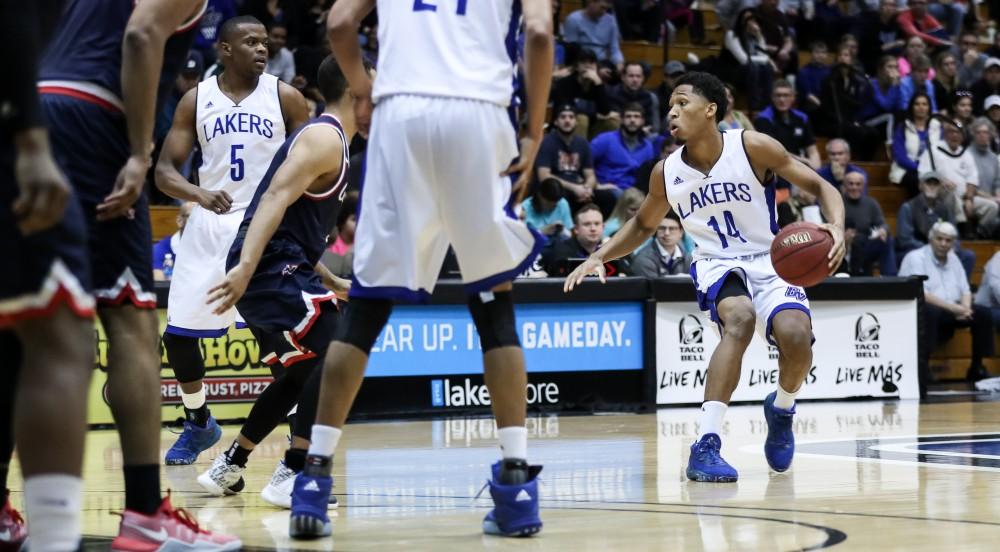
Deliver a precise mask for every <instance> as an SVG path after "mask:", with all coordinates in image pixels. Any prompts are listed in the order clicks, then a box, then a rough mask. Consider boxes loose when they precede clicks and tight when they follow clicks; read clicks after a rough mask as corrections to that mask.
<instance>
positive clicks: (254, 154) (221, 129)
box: [156, 16, 309, 464]
mask: <svg viewBox="0 0 1000 552" xmlns="http://www.w3.org/2000/svg"><path fill="white" fill-rule="evenodd" d="M219 57H220V59H221V60H222V62H223V64H224V66H225V68H226V69H225V71H224V72H223V73H222V74H220V75H219V76H218V77H212V78H209V79H207V80H205V81H204V82H201V83H199V84H198V86H197V87H196V88H195V89H193V90H191V91H189V92H188V93H187V94H186V95H185V96H184V97H183V98H182V99H181V102H180V104H178V106H177V111H176V113H175V115H174V120H173V124H172V126H171V128H170V132H169V134H168V135H167V138H166V141H165V143H164V146H163V153H162V154H161V156H160V161H159V163H158V165H157V171H156V184H157V186H158V187H159V188H160V189H161V190H163V191H164V192H165V193H166V194H167V195H169V196H171V197H174V198H176V199H180V200H182V201H193V202H196V203H197V204H198V205H197V206H196V207H195V208H194V210H193V211H192V212H191V215H190V217H189V218H188V222H187V225H186V226H185V227H184V235H183V237H182V238H181V240H180V244H179V246H178V248H177V251H176V253H177V260H176V263H175V265H174V273H173V278H172V280H171V284H170V297H169V301H168V303H167V328H166V330H165V331H164V334H163V346H164V348H165V349H166V351H167V358H168V359H169V360H170V364H171V365H172V366H173V368H174V374H175V375H176V376H177V380H178V381H179V382H180V386H181V393H182V399H183V401H184V411H185V418H186V420H185V422H184V432H183V433H182V434H181V436H180V437H179V438H178V439H177V442H176V443H175V444H174V445H173V447H171V448H170V450H168V451H167V454H166V463H167V464H191V463H193V462H194V461H195V460H196V459H197V458H198V454H199V453H201V452H202V451H204V450H205V449H207V448H208V447H210V446H212V445H213V444H215V442H216V441H218V440H219V437H220V436H221V434H222V430H221V429H220V428H219V426H218V424H216V423H215V420H214V419H213V418H212V417H211V415H210V413H209V411H208V407H207V405H206V404H205V388H204V387H203V386H202V378H203V377H204V376H205V364H204V360H203V359H202V354H201V346H200V344H199V338H203V337H221V336H223V335H225V333H226V332H227V331H228V329H229V326H230V325H232V324H233V322H234V321H236V318H237V313H236V309H228V310H227V311H226V312H224V313H221V314H215V313H213V312H212V311H211V309H208V308H206V307H205V296H206V295H207V294H208V290H209V288H211V287H212V286H213V285H215V284H216V283H217V282H218V281H219V280H221V279H222V278H223V276H224V275H225V273H226V270H225V269H226V256H227V255H228V254H229V246H230V245H232V243H233V239H234V238H235V237H236V231H237V230H238V229H239V227H240V223H241V222H242V221H243V214H244V211H245V210H246V208H247V206H248V205H249V204H250V201H251V200H252V199H253V196H254V192H255V191H256V190H257V186H258V184H259V183H260V181H261V179H262V178H263V176H264V173H265V172H266V171H267V168H268V166H269V165H270V162H271V158H272V157H274V154H275V153H276V152H277V151H278V149H279V148H281V145H282V144H283V143H284V142H285V137H286V135H287V134H289V133H291V132H292V131H294V130H295V129H296V128H298V127H299V126H301V125H302V124H303V123H305V121H306V120H308V118H309V112H308V108H307V106H306V102H305V99H304V98H303V97H302V94H300V93H299V92H298V91H297V90H295V89H294V88H292V87H291V86H289V85H287V84H285V83H282V82H279V81H278V79H277V78H276V77H274V76H272V75H268V74H265V73H264V67H265V66H266V65H267V30H266V29H265V28H264V25H263V24H262V23H261V22H260V21H258V20H257V19H255V18H253V17H248V16H241V17H234V18H232V19H230V20H228V21H226V22H225V23H224V24H223V25H222V29H221V31H220V36H219ZM195 140H197V142H198V145H199V146H200V150H201V166H200V167H199V169H198V185H195V184H191V183H189V182H188V181H187V180H186V179H185V178H184V177H183V176H181V174H180V173H179V172H178V168H179V167H180V166H182V165H183V164H184V163H185V162H186V160H187V158H188V156H189V155H190V154H191V150H192V148H193V146H194V143H195ZM238 322H241V321H238Z"/></svg>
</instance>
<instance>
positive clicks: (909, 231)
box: [896, 203, 924, 251]
mask: <svg viewBox="0 0 1000 552" xmlns="http://www.w3.org/2000/svg"><path fill="white" fill-rule="evenodd" d="M911 216H912V215H911V213H910V204H909V203H904V204H903V206H902V207H900V208H899V216H897V217H896V244H897V245H898V246H899V248H900V249H902V250H904V251H907V250H913V249H917V248H918V247H923V246H924V244H923V242H921V241H920V240H918V239H917V238H915V237H914V236H913V221H911V220H910V217H911Z"/></svg>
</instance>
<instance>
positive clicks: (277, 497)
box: [260, 460, 338, 510]
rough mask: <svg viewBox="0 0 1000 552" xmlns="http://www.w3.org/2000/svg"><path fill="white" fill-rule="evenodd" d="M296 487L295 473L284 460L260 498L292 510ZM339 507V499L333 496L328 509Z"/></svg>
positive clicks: (280, 462)
mask: <svg viewBox="0 0 1000 552" xmlns="http://www.w3.org/2000/svg"><path fill="white" fill-rule="evenodd" d="M294 486H295V472H294V471H292V470H291V468H289V467H288V466H287V465H285V461H284V460H279V461H278V466H277V467H276V468H274V473H273V474H271V481H269V482H268V483H267V486H266V487H264V490H262V491H261V492H260V497H261V498H262V499H264V502H267V503H268V504H272V505H274V506H277V507H278V508H284V509H286V510H289V509H291V508H292V488H293V487H294ZM337 506H338V504H337V497H335V496H333V495H332V494H331V495H330V500H329V502H328V503H327V509H329V510H334V509H336V508H337Z"/></svg>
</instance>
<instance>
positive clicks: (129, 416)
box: [38, 0, 240, 550]
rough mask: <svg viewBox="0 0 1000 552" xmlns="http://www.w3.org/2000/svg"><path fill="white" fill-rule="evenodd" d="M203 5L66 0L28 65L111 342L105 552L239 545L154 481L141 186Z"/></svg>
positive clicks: (154, 384)
mask: <svg viewBox="0 0 1000 552" xmlns="http://www.w3.org/2000/svg"><path fill="white" fill-rule="evenodd" d="M205 6H206V0H173V1H170V2H167V1H162V0H160V1H157V0H144V1H142V2H135V1H133V0H71V1H70V2H69V3H68V4H67V7H66V9H65V11H64V13H63V17H62V20H61V23H60V26H59V28H58V30H57V34H56V38H55V40H54V41H53V42H52V44H51V45H50V47H49V48H48V50H47V52H46V55H45V57H44V59H43V60H42V62H41V68H40V71H39V79H40V80H39V83H38V88H39V91H40V93H41V104H42V113H43V115H44V117H45V118H46V119H47V121H48V122H49V124H50V126H51V136H52V145H53V149H54V151H55V154H56V157H57V159H58V160H59V162H60V164H61V166H62V168H63V170H64V171H65V172H66V176H67V177H68V179H69V181H70V184H71V185H72V186H73V189H74V191H75V192H76V193H77V195H78V197H79V199H80V204H81V206H82V210H83V219H84V221H85V223H86V224H87V227H88V228H87V234H88V241H89V250H90V251H89V253H90V259H91V262H92V263H93V265H92V266H93V270H92V284H93V290H94V291H93V293H94V295H95V296H96V297H97V303H98V315H99V316H100V317H101V322H102V325H103V326H104V329H105V332H106V333H107V335H108V340H109V342H110V348H109V356H108V390H109V393H108V395H109V401H110V403H111V410H112V412H114V414H115V421H116V425H117V428H118V431H119V435H120V437H121V444H122V451H123V456H124V458H123V471H124V475H125V512H124V513H123V515H122V519H121V524H120V531H119V534H118V536H117V537H116V538H115V539H114V541H113V542H112V544H111V548H112V550H158V549H161V548H164V547H169V548H171V549H175V550H176V549H184V550H194V549H197V550H228V549H236V548H239V547H240V541H239V539H236V538H234V537H228V536H224V535H216V534H213V533H210V532H192V531H191V530H190V526H189V524H188V522H187V521H186V519H185V518H184V516H183V514H179V513H178V512H177V511H175V510H174V509H173V507H172V506H171V504H170V501H169V498H167V499H162V500H161V495H160V485H159V483H160V482H159V445H160V407H159V406H160V379H159V370H160V361H159V347H158V345H157V336H158V334H159V331H158V318H157V316H156V313H155V311H154V310H153V309H155V307H156V296H155V294H154V293H153V287H152V283H153V276H152V262H151V260H152V248H151V243H152V236H151V232H150V222H149V213H148V204H147V199H146V197H145V194H144V193H143V187H144V183H145V177H146V174H147V172H148V170H149V166H150V154H151V152H152V149H153V147H152V140H153V136H152V134H153V122H154V120H155V113H156V112H157V111H158V110H159V106H160V102H159V101H158V99H160V100H162V99H163V98H164V97H165V92H166V90H168V89H169V87H170V86H172V85H173V82H174V79H175V78H176V76H177V72H178V70H179V68H180V67H181V65H182V64H183V63H184V61H185V60H186V59H187V51H188V48H189V47H190V45H191V42H192V40H193V38H194V32H195V31H196V28H197V23H198V20H199V18H200V17H201V14H202V13H203V12H204V11H205ZM158 92H159V93H158ZM161 535H166V538H161Z"/></svg>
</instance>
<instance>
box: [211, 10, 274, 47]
mask: <svg viewBox="0 0 1000 552" xmlns="http://www.w3.org/2000/svg"><path fill="white" fill-rule="evenodd" d="M241 25H260V26H261V27H263V26H264V24H263V23H261V22H260V19H257V18H256V17H254V16H252V15H237V16H236V17H230V18H229V19H227V20H226V22H225V23H223V24H222V28H221V29H219V42H232V41H234V40H236V39H238V37H239V34H238V33H239V30H240V26H241Z"/></svg>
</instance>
